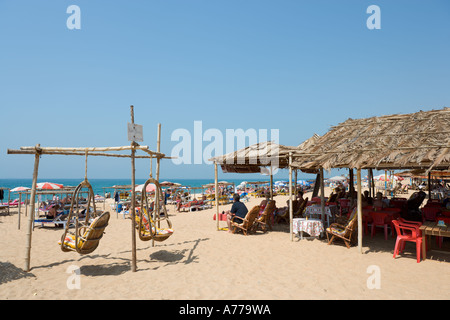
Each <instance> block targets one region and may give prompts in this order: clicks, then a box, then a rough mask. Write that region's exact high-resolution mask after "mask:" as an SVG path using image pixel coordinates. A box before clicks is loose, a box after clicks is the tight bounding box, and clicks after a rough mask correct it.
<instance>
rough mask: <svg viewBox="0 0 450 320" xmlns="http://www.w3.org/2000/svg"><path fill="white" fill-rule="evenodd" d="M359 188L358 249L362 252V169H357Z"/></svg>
mask: <svg viewBox="0 0 450 320" xmlns="http://www.w3.org/2000/svg"><path fill="white" fill-rule="evenodd" d="M356 175H357V178H356V179H357V188H358V251H359V253H362V237H363V236H362V228H363V226H362V189H361V169H360V168H358V169H357V174H356Z"/></svg>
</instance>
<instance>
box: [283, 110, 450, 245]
mask: <svg viewBox="0 0 450 320" xmlns="http://www.w3.org/2000/svg"><path fill="white" fill-rule="evenodd" d="M449 123H450V108H443V109H441V110H431V111H419V112H416V113H410V114H394V115H388V116H379V117H371V118H364V119H348V120H347V121H345V122H343V123H340V124H339V125H336V126H333V127H331V129H330V130H329V131H328V132H327V133H326V134H324V135H323V136H321V137H320V138H319V139H317V140H316V141H315V142H314V144H311V145H310V146H309V147H308V148H307V150H305V151H304V152H303V153H302V154H300V153H298V154H295V155H294V156H293V162H292V166H293V167H296V168H299V169H302V170H313V169H314V170H320V171H321V172H323V170H330V169H333V168H349V169H356V170H357V186H358V187H357V198H358V210H357V214H358V248H359V251H360V252H362V208H361V192H362V191H361V170H363V169H367V170H369V172H370V170H406V169H412V170H417V169H419V170H424V171H425V173H426V175H427V176H428V178H430V175H431V171H432V170H435V171H439V170H448V169H449V168H450V135H449V133H450V132H449ZM428 180H429V181H430V179H428ZM429 197H430V193H429ZM322 201H323V200H322ZM440 234H442V235H443V236H449V235H450V232H444V231H442V232H441V233H440Z"/></svg>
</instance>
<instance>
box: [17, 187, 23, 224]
mask: <svg viewBox="0 0 450 320" xmlns="http://www.w3.org/2000/svg"><path fill="white" fill-rule="evenodd" d="M21 203H22V192H19V207H18V210H19V212H18V216H17V218H18V221H17V224H18V226H17V229H19V230H20V207H21Z"/></svg>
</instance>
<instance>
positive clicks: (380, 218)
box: [369, 211, 391, 240]
mask: <svg viewBox="0 0 450 320" xmlns="http://www.w3.org/2000/svg"><path fill="white" fill-rule="evenodd" d="M369 214H370V216H371V218H372V220H373V221H372V231H371V236H372V237H373V236H374V234H375V230H376V229H375V228H376V227H384V239H385V240H387V237H388V229H387V228H388V225H389V224H390V223H391V219H390V218H389V214H387V213H386V212H382V211H371V212H369Z"/></svg>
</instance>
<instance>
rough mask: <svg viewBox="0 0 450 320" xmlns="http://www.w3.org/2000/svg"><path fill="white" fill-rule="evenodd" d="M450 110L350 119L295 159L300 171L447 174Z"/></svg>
mask: <svg viewBox="0 0 450 320" xmlns="http://www.w3.org/2000/svg"><path fill="white" fill-rule="evenodd" d="M449 125H450V108H444V109H442V110H432V111H420V112H416V113H411V114H403V115H400V114H397V115H390V116H381V117H372V118H366V119H357V120H354V119H348V120H347V121H345V122H343V123H341V124H339V125H337V126H335V127H332V128H331V129H330V131H328V132H327V133H326V134H325V135H323V136H322V137H320V138H319V139H317V140H316V143H315V144H314V145H312V146H310V147H309V148H308V149H307V150H305V151H304V152H303V154H302V155H298V156H296V159H295V160H294V162H293V166H295V167H298V168H301V169H313V168H314V169H317V168H321V167H322V168H324V169H326V170H329V169H331V168H361V169H368V168H372V169H426V170H431V169H438V170H442V169H448V168H450V134H449V133H450V127H449Z"/></svg>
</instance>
